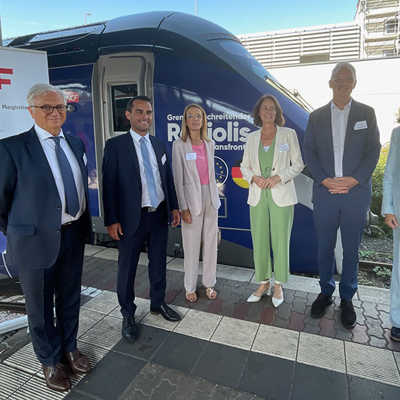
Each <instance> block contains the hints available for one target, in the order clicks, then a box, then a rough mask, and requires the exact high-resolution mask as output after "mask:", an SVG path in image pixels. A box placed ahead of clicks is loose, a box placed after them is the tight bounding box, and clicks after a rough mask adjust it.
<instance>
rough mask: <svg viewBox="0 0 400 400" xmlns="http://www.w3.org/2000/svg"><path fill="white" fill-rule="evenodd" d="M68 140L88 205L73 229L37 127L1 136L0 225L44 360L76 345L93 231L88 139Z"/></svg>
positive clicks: (53, 359)
mask: <svg viewBox="0 0 400 400" xmlns="http://www.w3.org/2000/svg"><path fill="white" fill-rule="evenodd" d="M66 140H67V141H68V144H69V146H70V148H71V149H72V151H73V153H74V155H75V157H76V159H77V161H78V163H79V166H80V170H81V173H82V181H83V184H84V186H85V194H86V211H85V212H84V214H83V215H82V216H81V218H80V219H79V220H78V222H76V223H74V224H71V225H70V226H69V227H68V229H66V228H63V227H62V226H61V211H62V210H61V200H60V197H59V194H58V191H57V187H56V184H55V181H54V177H53V174H52V171H51V169H50V166H49V164H48V161H47V158H46V155H45V153H44V151H43V148H42V146H41V144H40V141H39V139H38V137H37V134H36V132H35V130H34V128H32V129H31V130H29V131H27V132H24V133H22V134H20V135H17V136H12V137H9V138H6V139H3V140H0V230H1V231H2V232H3V233H4V234H5V235H6V237H7V259H8V261H9V263H10V264H11V265H13V266H15V267H17V268H18V272H19V277H20V280H21V283H22V287H23V291H24V295H25V298H26V307H27V312H28V318H29V326H30V332H31V336H32V343H33V346H34V349H35V352H36V355H37V357H38V359H39V361H41V362H42V364H44V365H55V364H56V363H57V362H58V361H59V360H60V357H61V356H62V353H63V352H70V351H74V350H75V349H76V335H77V330H78V322H79V302H80V288H81V274H82V262H83V249H84V243H85V239H87V238H88V235H90V231H91V228H90V216H89V213H88V187H87V182H88V179H87V171H86V167H85V164H84V160H83V155H84V145H83V143H82V142H81V140H80V139H78V138H75V137H66ZM54 295H55V301H56V317H57V323H56V326H54V323H53V307H54V301H53V296H54Z"/></svg>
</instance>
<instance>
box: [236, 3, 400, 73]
mask: <svg viewBox="0 0 400 400" xmlns="http://www.w3.org/2000/svg"><path fill="white" fill-rule="evenodd" d="M399 14H400V0H359V1H358V4H357V9H356V11H355V17H354V20H353V21H352V22H348V23H341V24H335V25H322V26H313V27H308V28H294V29H287V30H278V31H271V32H262V33H252V34H244V35H239V39H240V41H241V42H242V44H243V45H244V46H245V47H246V48H247V50H248V51H249V52H250V53H251V54H252V55H253V56H254V57H255V58H256V59H257V60H258V61H259V62H260V63H261V64H262V65H263V66H264V67H265V68H267V69H271V68H279V67H288V66H295V65H298V64H309V63H322V62H335V63H336V62H339V61H344V60H346V61H351V60H360V59H366V58H379V57H393V56H394V57H395V56H399V55H400V31H399Z"/></svg>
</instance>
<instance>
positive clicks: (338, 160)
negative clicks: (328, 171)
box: [331, 100, 351, 178]
mask: <svg viewBox="0 0 400 400" xmlns="http://www.w3.org/2000/svg"><path fill="white" fill-rule="evenodd" d="M350 108H351V100H350V101H349V102H348V103H347V104H346V105H345V106H344V109H343V110H341V109H340V108H339V107H337V106H336V105H335V103H334V102H333V101H331V123H332V142H333V155H334V160H335V177H336V178H340V177H342V176H343V153H344V143H345V139H346V130H347V122H348V120H349V114H350Z"/></svg>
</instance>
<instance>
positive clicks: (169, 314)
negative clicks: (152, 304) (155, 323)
mask: <svg viewBox="0 0 400 400" xmlns="http://www.w3.org/2000/svg"><path fill="white" fill-rule="evenodd" d="M150 312H151V313H152V314H161V315H162V316H163V318H165V319H166V320H167V321H172V322H176V321H180V320H181V319H182V318H181V316H180V315H179V314H178V313H177V312H176V311H175V310H173V309H172V308H171V307H169V306H167V305H166V304H165V303H162V304H161V306H160V307H159V308H150Z"/></svg>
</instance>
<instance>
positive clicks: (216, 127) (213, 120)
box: [167, 113, 254, 151]
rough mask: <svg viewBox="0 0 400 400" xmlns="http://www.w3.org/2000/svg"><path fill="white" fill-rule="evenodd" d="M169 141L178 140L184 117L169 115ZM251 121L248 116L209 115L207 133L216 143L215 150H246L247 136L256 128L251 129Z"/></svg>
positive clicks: (240, 114)
mask: <svg viewBox="0 0 400 400" xmlns="http://www.w3.org/2000/svg"><path fill="white" fill-rule="evenodd" d="M167 120H168V123H167V126H168V141H169V142H172V141H173V140H175V139H177V138H178V137H179V135H180V133H181V124H180V121H182V115H173V114H168V115H167ZM250 124H251V119H250V117H249V116H248V115H246V114H242V113H238V114H208V115H207V133H208V137H209V138H210V139H213V140H214V142H215V150H240V151H243V150H244V144H245V143H246V141H247V136H248V135H249V133H250V132H251V131H253V130H254V128H250V127H249V125H250Z"/></svg>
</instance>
